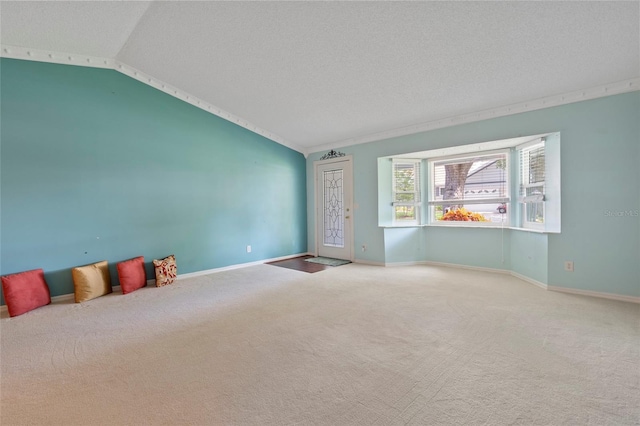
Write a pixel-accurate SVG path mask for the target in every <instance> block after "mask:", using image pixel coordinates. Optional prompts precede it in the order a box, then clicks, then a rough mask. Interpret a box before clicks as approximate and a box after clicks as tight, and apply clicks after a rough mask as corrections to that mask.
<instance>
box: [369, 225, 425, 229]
mask: <svg viewBox="0 0 640 426" xmlns="http://www.w3.org/2000/svg"><path fill="white" fill-rule="evenodd" d="M425 226H428V225H378V228H384V229H393V228H424V227H425Z"/></svg>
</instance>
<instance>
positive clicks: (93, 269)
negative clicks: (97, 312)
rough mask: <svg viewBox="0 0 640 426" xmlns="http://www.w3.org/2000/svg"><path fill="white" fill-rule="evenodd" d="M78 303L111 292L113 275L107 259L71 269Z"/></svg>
mask: <svg viewBox="0 0 640 426" xmlns="http://www.w3.org/2000/svg"><path fill="white" fill-rule="evenodd" d="M71 275H72V276H73V287H74V289H75V297H76V303H80V302H86V301H87V300H91V299H95V298H96V297H100V296H104V295H105V294H109V293H111V291H112V290H111V276H110V275H109V264H108V263H107V261H106V260H103V261H102V262H98V263H94V264H92V265H87V266H80V267H78V268H73V269H72V270H71Z"/></svg>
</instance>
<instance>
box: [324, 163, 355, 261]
mask: <svg viewBox="0 0 640 426" xmlns="http://www.w3.org/2000/svg"><path fill="white" fill-rule="evenodd" d="M315 169H316V250H317V254H318V256H323V257H332V258H335V259H346V260H353V234H352V217H353V211H352V210H353V171H352V165H351V157H340V158H336V159H331V160H324V161H317V162H315Z"/></svg>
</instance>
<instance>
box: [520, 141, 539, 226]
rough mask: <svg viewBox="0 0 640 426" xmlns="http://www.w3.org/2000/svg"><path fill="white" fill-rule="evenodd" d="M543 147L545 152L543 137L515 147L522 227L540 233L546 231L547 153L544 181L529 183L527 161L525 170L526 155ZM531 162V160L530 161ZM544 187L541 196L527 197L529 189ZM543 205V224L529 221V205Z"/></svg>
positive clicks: (528, 165) (528, 162)
mask: <svg viewBox="0 0 640 426" xmlns="http://www.w3.org/2000/svg"><path fill="white" fill-rule="evenodd" d="M540 147H542V150H543V152H545V149H546V138H544V137H542V138H540V139H538V140H534V141H530V142H527V143H526V144H522V145H518V146H517V147H515V150H516V158H517V161H518V188H519V191H518V209H519V212H520V226H521V227H522V228H524V229H532V230H538V231H544V230H545V229H546V223H545V222H546V220H547V212H546V210H547V209H546V191H547V171H546V152H545V164H544V180H543V181H542V182H534V183H531V182H529V178H528V176H530V170H531V169H530V161H527V162H526V163H527V166H526V168H525V160H524V155H525V153H528V154H529V155H530V154H531V152H532V151H533V150H535V149H538V148H540ZM528 160H529V159H528ZM540 186H541V187H542V194H541V195H527V193H526V192H527V189H528V188H537V187H540ZM538 203H541V204H542V222H536V221H531V220H529V217H528V214H527V213H528V212H527V205H528V204H538Z"/></svg>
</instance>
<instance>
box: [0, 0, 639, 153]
mask: <svg viewBox="0 0 640 426" xmlns="http://www.w3.org/2000/svg"><path fill="white" fill-rule="evenodd" d="M639 11H640V3H639V2H366V3H362V2H187V1H180V2H151V3H149V2H126V1H122V2H47V3H34V2H2V3H0V12H1V13H2V21H1V23H2V27H1V37H2V40H1V41H2V44H3V45H11V46H22V47H29V48H34V49H43V50H53V51H59V52H67V53H77V54H86V55H92V56H98V57H105V58H112V59H116V60H118V61H120V62H122V63H124V64H127V65H130V66H132V67H135V68H136V69H138V70H140V71H142V72H144V73H146V74H148V75H150V76H153V77H155V78H157V79H159V80H161V81H163V82H166V83H168V84H170V85H172V86H174V87H177V88H180V89H181V90H183V91H184V92H187V93H190V94H192V95H194V96H197V97H198V98H200V99H202V100H204V101H206V102H209V103H211V104H213V105H216V106H218V107H220V108H222V109H223V110H226V111H228V112H230V113H232V114H234V115H236V116H238V117H241V118H243V119H244V120H246V121H248V122H250V123H252V124H253V125H255V126H258V127H259V128H262V129H266V130H268V131H269V132H272V133H273V134H275V135H278V136H280V137H281V138H283V139H284V140H287V141H289V142H291V143H292V144H293V145H296V146H299V147H301V148H303V149H304V150H306V151H314V150H315V149H314V148H319V147H326V146H329V145H340V144H341V143H345V142H346V141H351V140H354V139H355V140H357V139H358V138H365V137H367V136H369V135H372V134H376V133H380V132H383V131H387V130H390V129H397V128H402V127H406V126H410V125H416V124H420V123H425V122H431V121H434V120H439V119H444V118H447V117H453V116H458V115H461V114H468V113H471V112H476V111H481V110H486V109H490V108H496V107H500V106H505V105H510V104H514V103H517V102H525V101H529V100H534V99H538V98H542V97H547V96H552V95H557V94H563V93H568V92H572V91H576V90H584V89H590V88H593V87H596V86H600V85H604V84H610V83H615V82H619V81H624V80H628V79H632V78H637V77H638V76H640V13H639Z"/></svg>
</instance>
